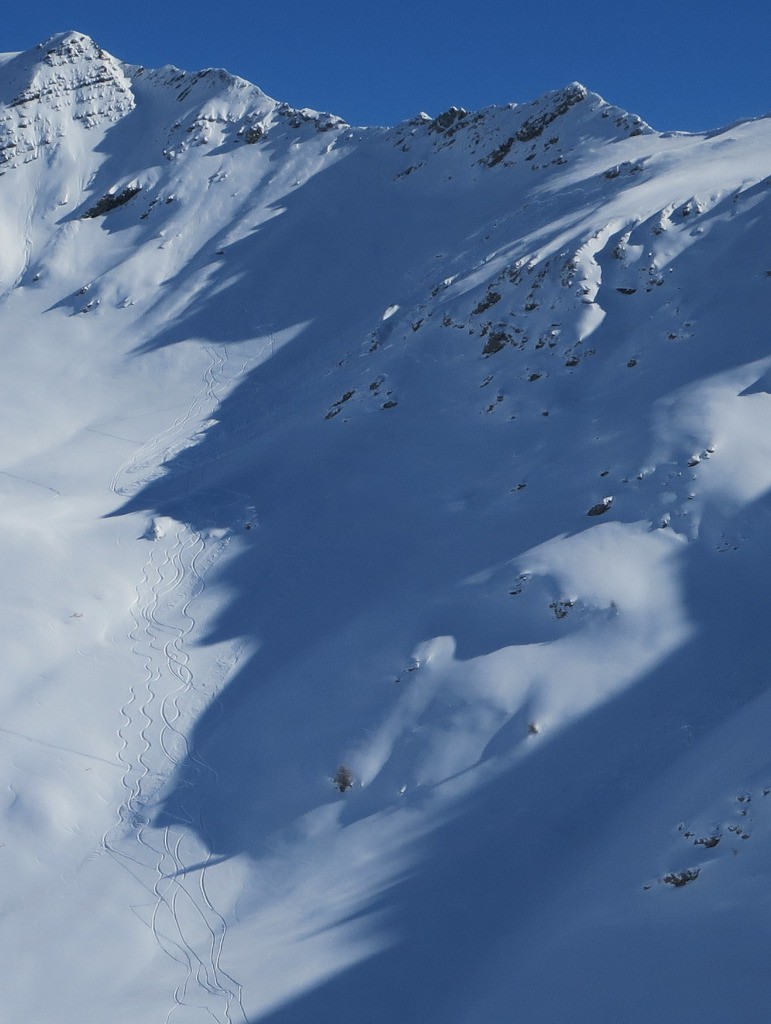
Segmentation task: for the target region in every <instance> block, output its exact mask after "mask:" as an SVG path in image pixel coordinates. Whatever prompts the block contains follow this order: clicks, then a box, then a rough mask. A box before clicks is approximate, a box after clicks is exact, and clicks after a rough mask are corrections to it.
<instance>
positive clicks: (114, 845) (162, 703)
mask: <svg viewBox="0 0 771 1024" xmlns="http://www.w3.org/2000/svg"><path fill="white" fill-rule="evenodd" d="M207 352H208V354H209V357H210V364H209V366H208V368H207V370H206V372H205V374H204V383H203V386H202V387H201V389H200V390H199V391H198V393H197V394H196V395H195V397H194V399H193V401H192V403H191V405H190V407H189V408H188V410H187V411H186V413H185V414H184V416H180V417H178V418H177V419H176V420H175V422H174V423H173V424H172V425H171V426H170V427H169V428H167V429H165V430H163V431H161V432H160V433H159V434H158V435H156V436H155V437H153V438H152V439H151V440H150V441H148V442H147V443H146V444H144V445H143V446H142V447H141V448H140V449H139V450H138V451H137V452H136V453H134V455H133V456H132V457H130V458H129V459H128V460H127V461H126V462H125V463H124V464H123V465H122V466H121V467H120V468H119V469H118V471H117V472H116V473H115V475H114V476H113V480H112V485H111V486H112V489H113V491H114V492H115V493H116V494H119V495H126V494H129V493H134V491H135V490H137V489H138V488H139V487H140V486H142V485H143V484H144V483H145V482H146V481H147V479H148V478H152V477H153V470H154V469H155V467H158V469H159V471H160V468H161V467H162V466H163V463H164V462H165V461H166V460H167V459H169V458H171V457H172V456H173V455H174V454H176V453H178V452H179V451H181V450H182V449H183V448H185V447H187V446H188V445H190V444H192V443H194V435H193V437H191V436H190V435H191V431H190V429H189V425H190V424H191V423H195V424H197V423H198V420H199V418H200V417H201V415H202V412H204V411H205V410H207V409H208V408H210V407H211V406H212V405H213V404H214V403H215V401H216V395H217V391H218V389H219V388H222V387H224V386H225V385H224V384H223V382H222V376H223V371H224V367H225V365H226V362H227V351H226V349H225V348H224V347H223V348H222V349H214V348H209V349H207ZM126 475H131V476H136V477H137V479H135V480H134V481H132V484H133V486H131V487H128V486H127V485H126V484H124V483H123V482H122V481H123V478H124V476H126ZM226 545H227V539H223V538H221V539H219V540H217V541H210V542H208V543H207V542H206V541H205V540H204V538H203V537H202V536H201V535H200V534H198V533H196V532H195V531H193V530H190V529H188V528H187V527H186V526H185V525H183V524H182V523H175V524H174V528H173V530H170V531H169V533H168V534H166V535H165V536H164V537H159V538H157V539H156V540H155V542H154V543H153V544H152V547H151V552H150V557H149V558H148V561H147V563H146V564H145V566H144V569H143V573H142V579H141V580H140V582H139V584H138V585H137V588H136V598H135V600H134V603H133V604H132V607H131V609H130V612H131V617H132V620H133V627H132V629H131V630H130V632H129V634H128V639H129V642H130V644H131V650H132V651H133V653H134V654H135V655H136V658H137V661H138V662H141V665H142V673H143V679H142V681H141V682H137V683H136V684H134V685H133V686H132V687H131V689H130V692H129V695H128V697H127V699H126V701H125V703H124V704H123V705H122V707H121V708H120V715H121V718H122V724H121V725H120V727H119V729H118V737H119V740H120V743H121V748H120V750H119V752H118V755H117V756H118V760H119V761H120V763H121V765H122V766H123V789H124V800H123V803H122V805H121V807H120V808H119V810H118V820H117V821H116V822H115V824H114V825H113V826H112V827H111V828H110V829H109V830H108V831H107V833H106V834H105V835H104V836H103V838H102V843H101V845H102V847H103V848H104V849H105V850H107V852H108V853H109V854H110V855H111V856H112V857H113V858H114V859H115V860H116V861H117V862H118V863H119V864H120V865H121V866H122V867H123V868H124V869H125V870H127V871H128V872H129V873H130V874H132V875H133V877H134V878H135V879H136V880H137V881H138V882H139V884H140V885H141V886H142V887H143V888H144V889H145V890H146V891H147V893H148V896H149V897H150V903H149V904H147V905H144V906H143V907H136V908H132V909H134V910H135V912H137V913H139V911H141V910H145V911H146V910H147V907H151V908H152V909H151V913H150V919H149V925H150V927H151V928H152V931H153V934H154V935H155V938H156V941H157V943H158V946H159V947H160V948H161V949H162V950H163V952H164V953H165V954H166V955H167V956H168V957H170V958H171V959H172V960H174V961H176V963H177V964H179V967H180V969H181V972H182V974H183V976H182V978H181V980H180V981H179V982H178V983H177V986H176V988H175V991H174V994H173V1000H174V1002H173V1005H172V1007H171V1008H170V1010H169V1011H168V1013H167V1015H166V1022H167V1024H170V1022H172V1021H174V1020H180V1021H187V1020H192V1019H196V1020H198V1019H199V1017H198V1016H196V1017H195V1018H192V1017H190V1013H193V1012H195V1013H202V1014H204V1019H206V1020H212V1021H216V1022H217V1024H237V1022H245V1021H246V1016H245V1013H244V1009H243V1005H242V1002H241V986H240V985H239V983H238V982H237V981H236V980H235V979H234V978H233V977H231V975H230V974H228V972H227V971H226V970H225V968H224V967H223V966H222V964H221V957H222V950H223V946H224V943H225V940H226V935H227V922H226V920H225V918H224V917H223V915H222V914H220V913H219V911H218V910H217V909H216V907H215V906H214V903H213V901H212V899H211V898H210V896H209V893H208V890H207V884H206V871H207V866H208V865H209V864H210V862H211V853H209V852H207V853H206V855H205V857H204V858H203V862H202V864H201V861H202V854H201V851H200V849H196V850H192V849H191V851H190V854H189V855H188V853H187V851H186V843H187V844H188V845H190V841H189V836H188V833H187V831H186V829H185V825H184V823H181V824H178V825H173V826H172V825H167V826H164V827H162V828H156V827H154V826H153V825H152V823H151V813H150V810H151V808H153V807H154V806H156V805H157V795H158V793H159V792H160V790H161V787H162V786H163V784H164V782H165V781H166V780H167V779H168V778H169V777H170V776H171V775H172V773H173V772H174V771H175V769H176V768H177V767H178V766H179V765H180V763H181V762H183V761H184V762H185V763H186V764H187V765H188V766H189V765H193V766H194V769H195V770H196V771H197V772H198V773H199V775H200V776H204V775H206V773H208V772H211V771H212V769H211V768H209V766H208V765H206V764H205V762H204V761H203V760H201V758H200V757H198V755H197V754H196V752H195V751H193V750H191V749H190V747H189V744H188V741H187V738H186V735H185V731H186V728H187V727H188V726H189V725H191V724H192V722H193V721H194V720H195V718H196V717H197V714H198V713H199V712H200V710H201V708H202V706H203V705H204V703H205V702H206V701H207V700H208V699H209V697H208V696H206V695H204V694H203V692H202V691H201V690H200V689H198V688H197V687H196V682H195V679H194V675H193V671H192V668H191V665H190V657H189V655H188V653H187V651H186V649H185V643H186V641H187V640H188V639H189V638H190V637H191V635H192V633H193V631H194V629H195V626H196V620H195V617H194V615H193V614H192V612H191V605H192V603H193V602H194V601H195V600H196V598H198V597H200V595H201V594H202V593H203V590H204V587H205V583H204V574H205V572H206V571H207V570H208V569H210V568H211V566H212V565H213V564H214V562H215V561H216V560H217V558H218V557H219V556H220V555H221V554H222V552H223V550H224V548H225V546H226ZM237 660H238V651H237V650H236V651H235V653H234V656H233V658H232V659H229V667H230V668H231V669H232V667H233V666H234V665H235V663H237ZM154 755H155V756H154ZM190 824H191V825H193V824H194V825H195V826H196V827H197V829H198V830H199V831H200V833H201V834H203V835H205V834H206V828H205V825H204V824H203V822H202V821H198V822H190ZM191 863H195V865H196V868H195V870H194V871H192V872H191V873H190V875H188V874H187V867H188V865H189V864H191ZM139 916H140V917H141V919H142V920H146V917H145V916H144V915H143V914H142V913H139Z"/></svg>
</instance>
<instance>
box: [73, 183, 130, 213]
mask: <svg viewBox="0 0 771 1024" xmlns="http://www.w3.org/2000/svg"><path fill="white" fill-rule="evenodd" d="M141 191H142V187H141V185H129V186H128V187H127V188H124V189H123V191H122V192H108V194H107V195H106V196H102V198H101V199H100V200H99V202H98V203H96V204H95V205H94V206H92V207H91V209H90V210H86V212H85V213H84V214H82V215H81V220H88V219H89V218H94V217H102V216H104V214H105V213H110V211H111V210H117V208H118V207H119V206H125V205H126V203H128V202H130V200H132V199H133V198H134V196H137V195H139V193H140V192H141Z"/></svg>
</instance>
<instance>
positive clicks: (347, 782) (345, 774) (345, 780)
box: [332, 764, 355, 793]
mask: <svg viewBox="0 0 771 1024" xmlns="http://www.w3.org/2000/svg"><path fill="white" fill-rule="evenodd" d="M332 781H333V782H334V784H335V785H336V786H337V788H338V789H339V790H340V792H341V793H345V792H346V791H347V790H349V789H352V788H353V784H354V782H355V779H354V777H353V772H352V771H351V769H350V768H349V767H348V765H347V764H341V765H340V767H339V768H338V769H337V772H336V773H335V777H334V779H332Z"/></svg>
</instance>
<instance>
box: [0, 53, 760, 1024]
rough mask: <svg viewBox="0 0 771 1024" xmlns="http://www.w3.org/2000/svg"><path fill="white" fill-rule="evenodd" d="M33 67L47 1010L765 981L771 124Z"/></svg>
mask: <svg viewBox="0 0 771 1024" xmlns="http://www.w3.org/2000/svg"><path fill="white" fill-rule="evenodd" d="M35 90H37V94H34V92H35ZM0 96H2V97H3V98H4V106H2V107H0V118H3V119H4V120H3V122H2V123H3V125H4V126H5V128H4V129H3V130H4V131H6V132H7V133H8V139H13V143H12V146H9V147H8V148H7V150H5V151H4V152H7V153H8V156H7V158H6V160H5V163H4V166H3V171H4V173H3V174H2V176H1V177H0V219H1V222H2V224H3V227H4V237H5V238H6V240H7V244H6V245H5V246H4V251H3V252H2V253H0V296H1V298H0V302H1V303H2V316H3V337H4V367H5V371H6V379H7V381H8V387H7V393H6V397H5V400H4V403H3V409H2V416H3V430H4V436H5V437H6V438H7V439H8V441H7V443H6V446H5V449H4V458H3V463H2V466H1V467H0V493H2V496H3V497H4V499H5V500H4V502H3V506H2V509H3V511H2V517H3V525H4V536H5V538H6V544H5V548H4V551H5V555H6V574H5V581H6V582H5V589H4V591H3V600H4V604H5V617H4V618H5V625H6V628H5V634H4V650H5V654H6V671H5V682H4V685H3V710H4V714H3V722H2V729H0V740H1V741H2V742H1V743H0V755H2V758H3V769H4V778H5V779H6V780H7V790H6V797H5V799H4V800H3V801H2V803H1V804H0V821H2V826H3V829H2V835H0V843H2V844H3V845H2V846H0V855H2V856H3V858H4V871H3V874H2V878H3V886H2V890H1V891H0V910H2V918H0V926H2V928H4V929H5V930H6V931H5V936H6V939H5V942H4V950H6V951H7V952H6V954H5V955H4V964H3V968H4V972H3V977H2V981H1V982H0V992H2V996H0V1004H1V1005H2V1007H3V1010H5V1012H6V1014H7V1015H8V1016H9V1019H13V1020H19V1021H34V1022H35V1024H49V1022H50V1024H53V1022H54V1021H55V1022H56V1024H68V1022H73V1024H75V1022H78V1024H81V1022H82V1021H83V1020H92V1019H94V1020H96V1019H102V1018H105V1019H109V1020H110V1021H111V1024H129V1022H131V1024H136V1022H137V1021H148V1022H149V1021H156V1020H161V1021H163V1020H165V1021H169V1022H172V1024H173V1022H178V1024H198V1022H203V1021H218V1022H220V1024H236V1022H240V1024H256V1022H258V1021H263V1022H269V1024H289V1022H292V1024H306V1022H307V1024H311V1022H313V1024H317V1022H319V1021H337V1020H339V1019H341V1018H351V1019H356V1020H361V1021H366V1022H368V1024H393V1022H394V1021H402V1022H404V1024H433V1022H436V1024H440V1022H441V1024H468V1022H477V1021H479V1022H480V1024H481V1022H488V1021H507V1020H513V1019H516V1020H520V1019H521V1020H523V1021H539V1022H540V1021H543V1022H544V1024H558V1022H559V1024H562V1022H564V1021H589V1020H591V1021H597V1022H605V1021H608V1022H610V1021H614V1022H615V1021H618V1020H623V1021H625V1022H630V1024H638V1022H639V1024H642V1022H643V1021H645V1022H648V1021H650V1020H678V1021H686V1022H689V1024H696V1022H697V1021H699V1022H702V1021H703V1020H705V1019H707V1018H709V1019H717V1020H734V1019H735V1020H739V1019H742V1020H748V1021H758V1022H760V1021H761V1020H764V1019H765V1006H766V1004H767V1002H768V997H769V995H771V992H769V988H768V982H767V980H766V975H767V972H765V971H763V970H762V958H763V957H764V956H765V945H766V943H765V939H764V936H765V932H766V930H767V913H766V910H765V901H766V890H767V888H768V885H767V883H768V866H767V865H768V856H767V854H768V842H769V837H771V796H769V793H771V776H769V774H768V758H767V753H766V738H765V728H764V723H765V721H766V718H767V714H768V695H767V686H766V681H765V677H764V670H763V666H764V664H765V661H766V659H767V654H768V652H767V646H768V640H767V637H768V629H767V625H766V621H765V620H766V606H767V603H768V583H767V577H768V572H767V566H768V564H769V554H771V553H770V552H769V550H768V545H769V540H768V538H769V530H768V519H769V515H770V514H771V509H770V508H769V498H768V496H769V489H770V488H771V471H769V468H768V467H769V465H771V462H770V461H769V460H770V459H771V451H769V442H768V437H769V431H770V429H771V412H770V411H769V409H770V408H771V406H769V402H771V398H770V397H769V387H768V381H769V379H770V375H771V352H769V347H768V332H767V323H768V322H769V315H770V314H771V265H770V264H769V263H768V258H767V238H768V231H769V209H770V203H771V198H770V196H771V179H769V178H768V177H767V174H768V167H767V154H768V152H769V143H771V138H769V133H770V132H771V122H770V121H769V120H768V119H765V120H764V119H759V120H757V121H755V122H751V123H746V124H739V125H735V126H732V127H731V128H730V129H727V130H725V131H723V132H721V133H711V134H710V135H704V136H688V135H671V134H670V135H667V136H662V135H659V134H658V133H656V132H655V131H654V130H653V129H651V128H650V127H649V126H648V125H646V124H645V123H644V122H643V121H641V119H640V118H638V117H636V116H635V115H631V114H627V113H626V112H624V111H622V110H619V109H618V108H616V107H612V106H611V105H610V104H608V103H606V102H605V101H604V100H603V99H602V98H601V97H599V96H597V95H596V94H595V93H592V92H590V91H589V90H587V89H586V88H585V87H583V86H580V85H578V84H575V83H574V84H573V85H570V86H568V87H567V88H565V89H562V90H557V91H555V92H552V93H549V94H547V95H546V96H544V97H542V98H541V99H540V100H536V101H533V102H532V103H524V104H519V105H517V104H511V105H509V106H506V107H491V108H488V109H487V110H483V111H478V112H473V111H471V112H470V111H466V110H464V109H462V108H460V107H454V108H452V109H451V110H449V111H446V112H444V113H441V114H439V115H438V116H436V117H431V116H429V115H419V116H417V117H415V118H414V119H412V120H410V121H408V122H405V123H404V124H402V125H398V126H396V127H393V128H352V127H350V126H349V125H347V124H346V123H345V122H344V121H343V120H342V119H340V118H337V117H334V116H333V115H329V114H319V113H317V112H315V111H310V110H303V111H297V110H293V109H292V108H290V107H289V106H287V105H286V104H282V103H279V102H276V101H274V100H272V99H270V97H268V96H266V95H265V94H264V93H263V92H262V91H261V90H259V89H258V88H257V87H256V86H252V85H250V84H249V83H248V82H245V81H243V80H242V79H238V78H236V77H234V76H231V75H229V74H227V73H226V72H223V71H218V70H214V71H211V70H210V71H206V72H199V73H195V74H190V73H186V72H183V71H180V70H179V69H177V68H163V69H160V70H158V71H152V70H148V69H144V68H139V67H135V66H129V65H125V64H122V63H121V62H120V61H118V60H116V59H115V58H113V57H111V56H110V55H108V54H105V53H104V52H103V51H102V50H101V49H100V48H99V47H98V46H97V45H96V44H95V43H93V42H92V41H91V40H89V39H88V38H87V37H84V36H81V35H79V34H77V33H65V34H63V35H60V36H56V37H52V40H49V41H48V42H47V43H46V44H44V45H43V46H42V48H41V49H39V50H34V51H31V52H30V53H26V54H19V55H8V56H6V58H4V59H3V62H2V63H0ZM19 97H22V98H23V102H21V103H16V104H15V101H16V100H17V99H18V98H19ZM14 104H15V105H14ZM47 139H48V141H46V140H47ZM341 779H344V780H345V784H344V785H340V780H341ZM335 780H337V782H336V781H335ZM351 782H352V785H351V784H350V783H351ZM30 963H34V968H35V970H34V975H33V974H32V973H31V972H30V968H29V965H30ZM40 977H45V978H46V979H48V982H47V989H46V992H45V993H44V995H41V991H40V986H39V983H38V982H36V980H35V979H39V978H40Z"/></svg>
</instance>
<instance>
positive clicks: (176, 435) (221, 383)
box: [110, 346, 229, 497]
mask: <svg viewBox="0 0 771 1024" xmlns="http://www.w3.org/2000/svg"><path fill="white" fill-rule="evenodd" d="M205 352H206V355H207V356H208V358H209V365H208V366H207V368H206V370H205V371H204V374H203V384H202V386H201V388H199V390H198V391H197V392H196V394H195V395H194V396H193V400H192V402H191V403H190V405H189V406H187V407H186V410H185V412H184V413H182V414H181V415H179V416H177V417H176V419H175V420H174V422H173V423H172V424H171V425H170V426H168V427H166V428H165V429H164V430H162V431H160V433H158V434H155V435H154V436H153V437H151V438H150V439H149V440H148V441H146V442H145V443H144V444H143V445H140V447H139V448H138V449H137V450H136V451H135V452H133V453H132V454H131V455H129V457H128V458H127V459H126V460H125V461H124V462H122V463H121V465H120V466H119V467H118V468H117V470H116V471H115V473H114V474H113V477H112V480H111V482H110V489H111V490H112V491H113V492H114V493H115V494H117V495H119V496H121V497H131V496H132V495H134V494H136V493H137V492H138V491H139V490H140V489H141V488H142V487H143V486H144V485H145V484H146V483H148V482H149V481H150V480H153V479H156V478H157V476H158V475H160V473H161V472H162V467H163V466H164V464H165V463H166V462H169V461H170V460H171V459H172V458H174V456H175V455H178V454H179V453H180V452H181V451H184V450H185V449H186V448H189V447H190V446H191V445H192V444H193V443H194V438H195V435H193V437H191V436H190V432H189V431H187V430H186V429H185V428H186V427H187V425H188V424H189V423H190V422H191V420H195V419H196V418H198V417H199V416H200V414H201V413H202V411H203V410H204V409H205V408H206V407H209V406H213V405H214V404H215V403H216V401H217V396H218V394H219V392H221V391H223V390H224V389H225V388H226V387H227V386H228V383H229V381H228V380H227V379H225V380H222V379H221V378H222V377H223V375H224V369H225V366H226V365H227V349H226V348H225V346H216V347H214V346H207V347H206V349H205ZM145 471H148V472H150V474H151V475H150V476H149V477H145V476H144V475H140V474H144V472H145ZM153 471H154V472H153ZM126 477H138V478H137V479H134V480H132V481H131V482H127V481H125V478H126Z"/></svg>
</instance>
